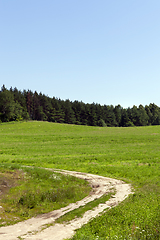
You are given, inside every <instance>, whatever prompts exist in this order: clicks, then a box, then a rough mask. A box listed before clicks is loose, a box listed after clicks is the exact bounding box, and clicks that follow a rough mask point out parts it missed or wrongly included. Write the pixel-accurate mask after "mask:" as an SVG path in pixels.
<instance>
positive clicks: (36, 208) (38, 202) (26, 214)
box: [0, 164, 90, 226]
mask: <svg viewBox="0 0 160 240" xmlns="http://www.w3.org/2000/svg"><path fill="white" fill-rule="evenodd" d="M0 183H1V186H0V187H1V191H2V192H3V194H2V195H1V197H0V205H1V206H3V208H1V209H0V211H1V219H0V226H2V225H8V224H13V223H15V222H18V221H22V220H24V219H28V218H31V217H32V216H36V215H38V214H41V213H47V212H50V211H53V210H55V209H59V208H61V207H64V206H67V205H68V204H69V203H71V202H76V201H78V200H80V199H81V198H83V197H85V196H86V195H87V194H88V193H89V191H90V187H89V186H88V185H87V183H86V181H84V180H83V181H82V180H80V179H78V178H75V177H72V176H64V175H62V174H58V173H53V172H52V171H49V170H44V169H39V168H28V167H21V168H20V166H18V165H15V164H12V165H8V164H3V165H2V164H1V165H0ZM4 187H5V188H4ZM6 188H7V189H6ZM4 189H5V191H4Z"/></svg>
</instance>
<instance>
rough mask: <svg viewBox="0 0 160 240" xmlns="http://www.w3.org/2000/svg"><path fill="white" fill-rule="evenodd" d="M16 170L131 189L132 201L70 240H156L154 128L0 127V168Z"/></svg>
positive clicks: (158, 153)
mask: <svg viewBox="0 0 160 240" xmlns="http://www.w3.org/2000/svg"><path fill="white" fill-rule="evenodd" d="M21 165H29V166H35V167H49V168H58V169H67V170H77V171H82V172H89V173H94V174H99V175H103V176H106V177H112V178H118V179H122V180H124V181H125V182H128V183H131V184H132V186H133V188H134V192H135V193H134V194H133V195H130V197H129V198H128V199H126V200H125V201H124V202H122V203H121V204H120V205H119V206H118V207H115V208H113V209H111V210H110V211H107V212H105V213H104V214H103V215H102V216H100V217H97V218H96V219H94V220H92V221H90V222H89V223H88V224H87V225H85V226H84V227H82V228H81V229H80V230H78V231H77V233H76V235H75V236H74V237H73V239H74V240H78V239H80V240H92V239H101V240H104V239H160V126H147V127H128V128H109V127H105V128H100V127H89V126H77V125H67V124H57V123H49V122H36V121H35V122H19V123H17V122H16V123H3V124H0V167H1V168H3V169H4V168H8V167H10V168H12V169H14V168H15V167H14V166H17V168H18V166H19V167H20V166H21ZM29 174H31V173H29Z"/></svg>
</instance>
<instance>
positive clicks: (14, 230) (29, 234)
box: [0, 169, 132, 240]
mask: <svg viewBox="0 0 160 240" xmlns="http://www.w3.org/2000/svg"><path fill="white" fill-rule="evenodd" d="M50 170H52V169H50ZM55 171H57V172H59V173H63V174H69V175H72V176H75V177H78V178H82V179H85V180H86V181H88V182H89V183H90V184H91V186H92V189H93V190H92V192H91V194H90V195H89V196H87V197H85V198H84V199H82V200H81V201H78V202H76V203H72V204H69V205H68V206H67V207H64V208H61V209H59V210H55V211H52V212H50V213H46V214H43V215H39V216H37V217H35V218H31V219H28V220H26V221H23V222H20V223H17V224H15V225H11V226H7V227H1V228H0V239H1V240H17V239H31V240H62V239H65V238H70V237H72V236H73V235H74V230H76V229H79V228H81V226H82V225H84V224H86V223H87V222H88V221H89V220H90V219H92V218H94V217H96V216H97V215H99V214H100V213H101V212H103V211H104V210H105V209H109V208H111V207H114V206H116V205H117V204H118V203H120V202H122V201H123V200H124V199H125V198H126V197H128V195H129V194H131V193H132V191H131V186H130V185H129V184H126V183H124V182H122V181H120V180H116V179H112V178H107V177H103V176H98V175H94V174H89V173H80V172H75V171H74V172H73V171H66V170H55ZM113 188H114V189H115V191H116V194H115V195H113V197H111V198H110V199H109V200H108V201H107V202H105V203H104V204H99V205H98V206H97V207H95V208H94V209H92V210H89V211H87V212H85V214H84V215H83V217H82V218H77V219H74V220H72V221H70V222H68V223H67V224H57V223H56V224H54V225H53V226H50V227H46V226H45V225H46V224H50V223H54V221H55V220H56V219H57V218H59V217H60V216H63V215H64V214H66V213H67V212H70V211H72V210H74V209H76V208H79V207H80V206H84V205H85V204H87V203H88V202H91V201H93V200H95V199H97V198H100V197H101V196H103V195H104V194H105V193H107V192H110V191H112V190H113ZM44 226H45V227H44Z"/></svg>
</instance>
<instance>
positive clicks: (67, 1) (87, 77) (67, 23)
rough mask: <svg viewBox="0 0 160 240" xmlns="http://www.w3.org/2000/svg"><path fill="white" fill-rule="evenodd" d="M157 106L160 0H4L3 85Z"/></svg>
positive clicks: (0, 37) (0, 25)
mask: <svg viewBox="0 0 160 240" xmlns="http://www.w3.org/2000/svg"><path fill="white" fill-rule="evenodd" d="M3 84H5V86H6V87H7V88H8V89H9V88H10V87H11V86H12V87H13V88H14V87H17V88H18V89H19V90H23V89H25V90H28V89H30V90H32V91H33V92H34V91H37V92H38V93H39V92H42V93H44V94H45V95H48V96H50V97H53V96H54V97H57V98H61V99H64V100H65V99H70V100H71V101H74V100H78V101H83V102H85V103H93V102H95V103H100V104H102V105H103V104H106V105H111V104H112V105H114V106H115V105H118V104H120V105H121V106H122V107H124V108H127V107H132V106H133V105H136V106H139V104H142V105H144V106H145V105H148V104H149V103H155V104H156V105H158V106H160V1H159V0H152V1H151V0H121V1H120V0H113V1H110V0H99V1H97V0H96V1H95V0H81V1H77V0H58V1H57V0H56V1H55V0H23V1H22V0H14V1H13V0H0V87H1V86H2V85H3Z"/></svg>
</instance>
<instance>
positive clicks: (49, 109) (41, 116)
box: [0, 85, 160, 127]
mask: <svg viewBox="0 0 160 240" xmlns="http://www.w3.org/2000/svg"><path fill="white" fill-rule="evenodd" d="M21 120H39V121H49V122H57V123H67V124H78V125H89V126H101V127H105V126H109V127H129V126H147V125H160V108H159V107H158V106H157V105H156V104H154V103H150V104H149V105H146V106H145V107H144V106H142V105H139V107H137V106H133V107H132V108H123V107H121V105H117V106H115V107H114V106H113V105H103V106H102V105H100V104H97V103H92V104H88V103H87V104H85V103H83V102H82V101H81V102H79V101H74V102H71V101H70V100H68V99H67V100H65V101H64V100H61V99H58V98H55V97H53V98H50V97H48V96H46V95H44V94H42V93H39V94H38V93H37V92H36V91H35V92H32V91H30V90H28V91H26V90H23V92H22V91H19V90H18V89H17V88H14V89H13V88H12V87H11V88H10V89H9V90H8V89H7V88H6V87H5V86H4V85H3V86H2V87H1V91H0V122H9V121H21Z"/></svg>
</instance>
